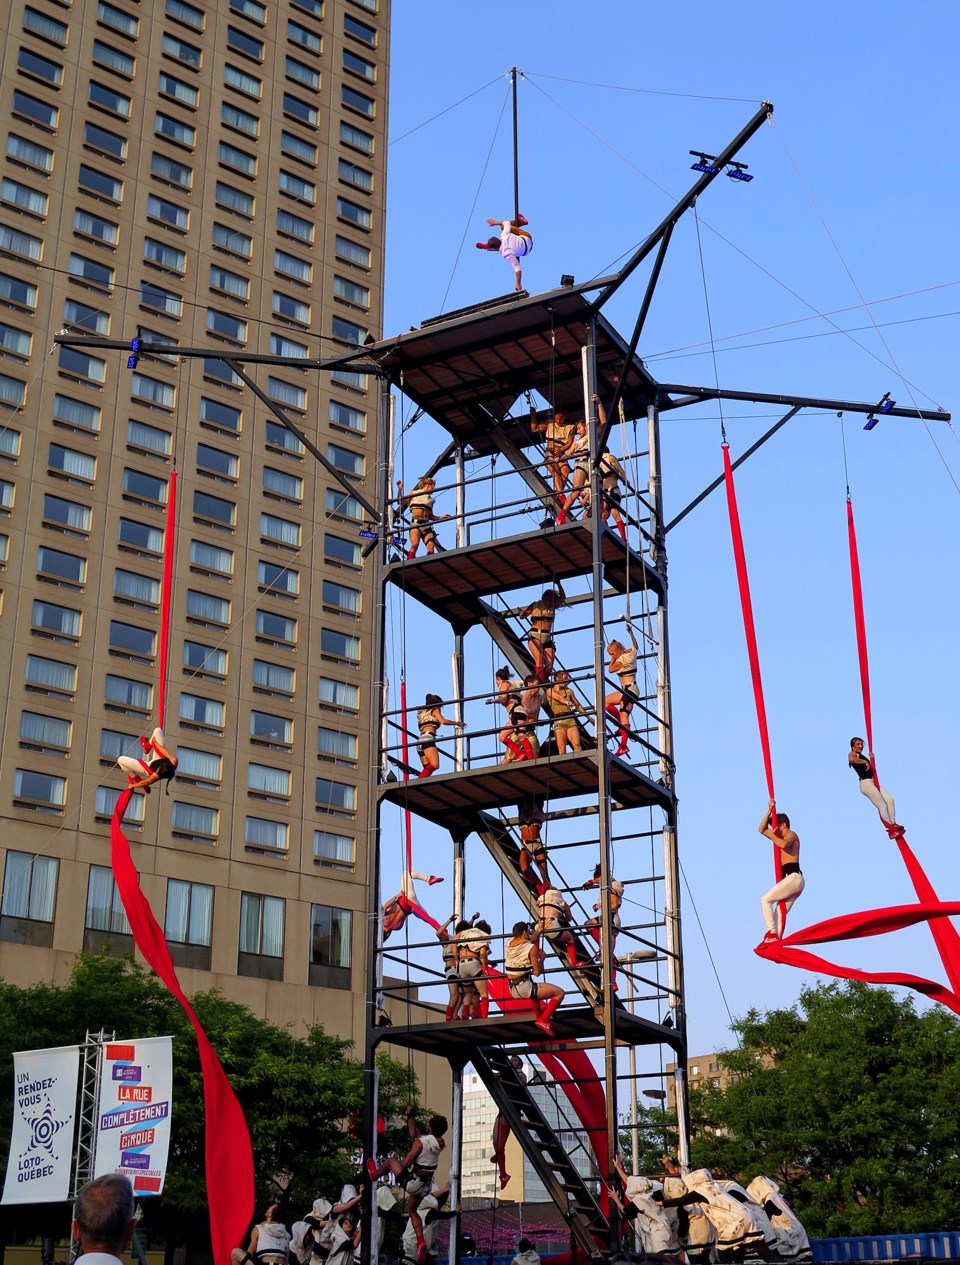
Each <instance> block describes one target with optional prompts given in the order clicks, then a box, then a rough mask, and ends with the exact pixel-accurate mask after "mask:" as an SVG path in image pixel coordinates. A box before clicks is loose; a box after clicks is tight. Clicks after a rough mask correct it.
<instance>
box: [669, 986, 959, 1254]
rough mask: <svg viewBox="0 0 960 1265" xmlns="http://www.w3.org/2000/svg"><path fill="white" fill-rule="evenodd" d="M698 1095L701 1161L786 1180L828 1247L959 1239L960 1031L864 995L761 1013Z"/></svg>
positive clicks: (849, 991) (752, 1016)
mask: <svg viewBox="0 0 960 1265" xmlns="http://www.w3.org/2000/svg"><path fill="white" fill-rule="evenodd" d="M733 1028H734V1031H735V1033H736V1034H737V1035H738V1037H739V1041H740V1046H739V1049H737V1050H733V1051H728V1052H727V1053H724V1054H721V1055H720V1063H721V1066H722V1067H723V1068H725V1069H727V1070H728V1071H729V1072H730V1073H732V1074H733V1076H734V1078H735V1079H734V1080H733V1081H732V1082H731V1083H730V1084H728V1085H727V1086H726V1087H725V1088H715V1087H713V1086H710V1087H707V1088H705V1089H703V1090H698V1091H694V1093H693V1094H691V1116H692V1131H693V1134H694V1140H693V1145H692V1153H693V1162H694V1164H695V1165H697V1166H701V1165H705V1166H707V1167H709V1168H711V1169H713V1170H714V1172H715V1174H719V1175H722V1176H729V1177H734V1178H736V1179H737V1180H738V1181H741V1182H743V1183H746V1182H747V1181H749V1180H750V1178H752V1177H753V1176H755V1175H756V1174H757V1173H764V1174H765V1175H767V1176H769V1177H772V1178H774V1180H775V1181H777V1182H778V1183H779V1185H780V1188H781V1190H782V1191H783V1193H784V1195H785V1196H786V1197H787V1198H788V1199H789V1200H790V1202H791V1203H792V1204H793V1206H794V1208H795V1210H796V1212H797V1215H798V1216H799V1217H800V1219H801V1221H803V1223H804V1225H805V1227H806V1229H807V1232H808V1233H809V1234H810V1235H812V1236H813V1235H816V1236H821V1237H822V1236H836V1235H851V1234H879V1233H899V1232H909V1231H922V1230H937V1229H942V1228H947V1227H949V1226H950V1225H952V1224H953V1223H954V1221H955V1220H956V1200H957V1191H958V1188H960V1138H958V1130H957V1120H958V1119H960V1021H958V1020H957V1018H956V1016H955V1015H953V1014H951V1013H950V1012H949V1011H947V1010H945V1009H944V1008H943V1007H940V1006H933V1007H931V1008H930V1009H929V1010H927V1011H925V1012H924V1013H923V1014H921V1015H918V1014H917V1013H916V1011H915V1009H914V1005H913V1000H912V998H911V997H910V996H905V997H903V998H898V997H895V996H894V995H893V994H892V993H891V992H889V991H888V990H887V989H883V988H873V987H870V986H868V985H866V984H861V983H846V984H840V983H830V984H825V985H820V986H818V987H815V988H805V989H804V990H803V991H802V993H801V994H800V1000H799V1003H798V1005H797V1006H796V1007H795V1008H794V1009H792V1010H773V1011H768V1012H766V1013H765V1014H762V1015H761V1014H760V1013H759V1012H758V1011H756V1010H751V1011H750V1012H749V1013H748V1014H747V1015H746V1016H745V1017H744V1018H743V1019H741V1020H739V1021H737V1022H736V1023H735V1024H734V1025H733Z"/></svg>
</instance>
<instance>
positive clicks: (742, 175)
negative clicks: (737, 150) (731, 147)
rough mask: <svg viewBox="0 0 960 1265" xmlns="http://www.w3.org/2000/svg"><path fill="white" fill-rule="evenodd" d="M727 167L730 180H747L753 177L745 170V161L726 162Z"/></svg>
mask: <svg viewBox="0 0 960 1265" xmlns="http://www.w3.org/2000/svg"><path fill="white" fill-rule="evenodd" d="M727 168H728V170H727V175H728V176H729V177H730V179H731V180H743V181H745V182H746V181H748V180H752V179H753V176H751V175H750V173H749V172H748V171H747V164H746V163H736V162H731V163H727Z"/></svg>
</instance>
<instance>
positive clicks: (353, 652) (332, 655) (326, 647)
mask: <svg viewBox="0 0 960 1265" xmlns="http://www.w3.org/2000/svg"><path fill="white" fill-rule="evenodd" d="M320 653H321V654H322V655H323V656H324V658H325V659H337V660H340V661H341V662H343V663H359V662H360V638H359V637H352V636H350V635H349V634H348V633H342V632H336V631H335V630H334V629H332V628H321V629H320Z"/></svg>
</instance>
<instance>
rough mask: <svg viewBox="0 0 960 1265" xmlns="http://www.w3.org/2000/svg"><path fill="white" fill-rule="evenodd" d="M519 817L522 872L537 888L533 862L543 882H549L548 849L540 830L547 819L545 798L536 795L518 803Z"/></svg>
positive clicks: (531, 884) (532, 885)
mask: <svg viewBox="0 0 960 1265" xmlns="http://www.w3.org/2000/svg"><path fill="white" fill-rule="evenodd" d="M517 819H518V821H519V823H520V873H521V875H522V876H523V878H525V879H526V881H527V882H528V883H529V884H530V886H531V887H534V888H536V887H537V886H538V883H537V880H536V876H535V875H534V874H533V873H532V863H535V864H536V866H537V868H538V869H539V871H540V875H541V877H542V879H543V882H544V883H546V882H548V876H547V850H546V848H545V847H544V846H543V841H542V840H541V838H540V830H541V827H542V826H543V823H544V821H545V820H546V814H545V812H544V810H543V800H542V799H541V798H540V797H539V796H536V795H533V796H531V797H530V798H529V799H525V800H523V801H522V802H521V803H520V804H518V805H517Z"/></svg>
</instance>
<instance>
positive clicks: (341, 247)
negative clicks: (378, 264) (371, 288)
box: [335, 233, 370, 305]
mask: <svg viewBox="0 0 960 1265" xmlns="http://www.w3.org/2000/svg"><path fill="white" fill-rule="evenodd" d="M335 249H336V252H337V258H338V259H344V260H346V261H347V262H348V263H351V264H357V265H358V266H359V267H361V268H369V267H370V250H369V248H368V247H367V246H361V245H359V244H358V243H357V242H352V241H351V240H350V239H349V237H341V236H340V234H339V233H338V234H337V237H336V241H335ZM338 280H339V278H338ZM344 297H348V296H344ZM366 303H369V297H368V298H367V300H366V301H365V305H366Z"/></svg>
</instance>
